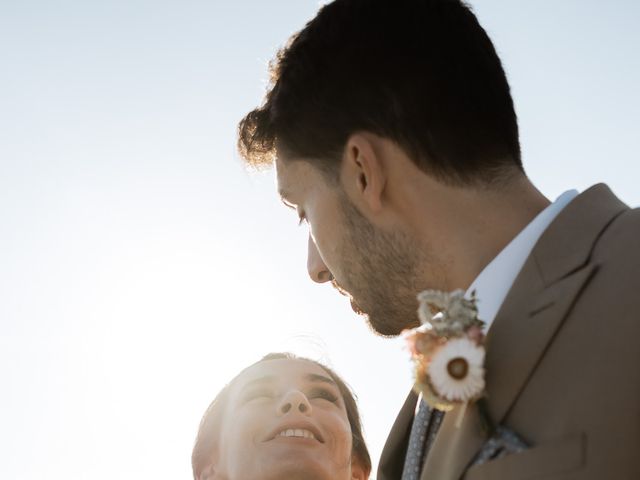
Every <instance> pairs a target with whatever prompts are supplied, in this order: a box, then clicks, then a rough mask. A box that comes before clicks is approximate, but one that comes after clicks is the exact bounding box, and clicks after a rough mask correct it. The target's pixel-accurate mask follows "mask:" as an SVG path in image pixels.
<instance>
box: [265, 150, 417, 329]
mask: <svg viewBox="0 0 640 480" xmlns="http://www.w3.org/2000/svg"><path fill="white" fill-rule="evenodd" d="M276 170H277V176H278V188H279V191H280V194H281V197H282V199H283V201H284V203H285V204H287V205H288V206H290V207H292V208H294V209H295V210H296V211H297V213H298V216H299V217H300V218H301V219H303V220H305V221H306V222H307V223H308V225H309V229H310V238H309V256H308V269H309V275H310V276H311V278H312V279H313V280H314V281H317V282H326V281H330V280H332V283H333V285H334V286H335V287H336V288H337V289H338V290H339V291H341V292H342V293H344V294H347V295H349V296H350V297H351V304H352V307H353V308H354V310H355V311H356V312H358V313H361V314H363V315H365V316H367V317H368V321H369V324H370V326H371V327H372V328H373V330H374V331H375V332H377V333H379V334H381V335H398V334H399V333H400V332H401V331H402V330H403V329H405V328H411V327H415V326H417V325H418V324H419V322H418V319H417V316H416V309H417V300H416V294H417V293H418V292H419V291H421V290H424V289H425V288H426V287H425V286H424V285H423V284H422V282H423V278H424V275H423V274H422V272H421V268H422V267H423V266H424V265H425V264H426V263H427V262H425V260H426V259H425V254H424V251H423V250H424V249H421V248H419V247H418V245H417V243H416V242H415V241H414V240H413V239H412V238H411V237H410V236H409V235H408V234H406V233H403V232H400V231H399V230H397V229H396V230H393V229H383V228H379V227H376V226H375V225H374V224H372V223H371V222H370V221H369V220H368V219H367V218H366V217H365V216H363V215H362V214H361V213H360V212H359V211H358V209H357V208H356V207H355V205H353V203H352V202H351V201H350V200H349V198H348V197H347V195H346V194H345V193H344V191H343V189H342V187H341V185H340V184H335V185H334V184H332V183H331V182H329V181H328V180H327V178H326V177H325V176H324V175H323V174H322V173H321V172H320V171H319V170H318V169H317V168H315V167H313V166H312V165H311V164H310V163H308V162H306V161H286V160H281V159H278V160H277V162H276Z"/></svg>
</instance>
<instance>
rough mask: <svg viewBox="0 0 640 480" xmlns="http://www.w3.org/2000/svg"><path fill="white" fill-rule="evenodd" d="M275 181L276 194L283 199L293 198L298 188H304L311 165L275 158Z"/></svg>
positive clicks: (299, 161) (300, 161)
mask: <svg viewBox="0 0 640 480" xmlns="http://www.w3.org/2000/svg"><path fill="white" fill-rule="evenodd" d="M275 165H276V180H277V182H278V194H279V195H280V197H281V198H283V199H288V198H291V197H292V196H295V192H296V191H297V189H299V188H304V187H303V185H304V182H305V181H306V179H307V177H308V175H309V173H310V172H309V170H310V169H311V165H310V164H309V162H305V161H302V160H289V159H286V160H283V159H282V158H280V157H277V158H276V162H275Z"/></svg>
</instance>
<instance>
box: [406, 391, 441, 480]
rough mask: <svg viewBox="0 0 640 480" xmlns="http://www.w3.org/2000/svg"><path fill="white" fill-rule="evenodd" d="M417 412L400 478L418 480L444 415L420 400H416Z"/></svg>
mask: <svg viewBox="0 0 640 480" xmlns="http://www.w3.org/2000/svg"><path fill="white" fill-rule="evenodd" d="M418 402H419V406H418V412H417V413H416V415H415V416H414V417H413V424H412V425H411V433H410V434H409V445H408V446H407V455H406V456H405V459H404V468H403V469H402V480H419V479H420V473H421V472H422V466H423V464H424V460H425V458H426V457H427V453H428V452H429V449H430V448H431V445H432V444H433V441H434V439H435V438H436V434H437V433H438V428H439V427H440V424H441V423H442V418H443V417H444V414H443V412H440V411H438V410H432V409H431V408H429V406H428V405H427V404H426V402H424V401H423V400H422V397H420V399H419V400H418Z"/></svg>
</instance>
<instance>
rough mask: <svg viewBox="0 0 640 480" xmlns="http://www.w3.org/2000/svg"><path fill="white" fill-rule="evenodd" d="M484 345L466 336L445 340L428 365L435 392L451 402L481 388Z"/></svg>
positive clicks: (466, 398)
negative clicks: (479, 344)
mask: <svg viewBox="0 0 640 480" xmlns="http://www.w3.org/2000/svg"><path fill="white" fill-rule="evenodd" d="M484 353H485V352H484V348H483V347H481V346H478V345H476V344H475V343H474V342H472V341H471V340H469V339H468V338H455V339H452V340H449V341H448V342H447V343H446V344H445V345H444V346H443V347H442V348H441V349H440V350H438V352H436V353H435V355H434V356H433V358H432V360H431V363H430V364H429V367H428V372H429V378H430V379H431V384H432V385H433V388H434V390H435V392H436V393H437V394H438V395H439V396H440V397H442V398H444V399H445V400H448V401H451V402H467V401H469V400H472V399H474V398H476V397H477V396H478V395H480V394H481V393H482V391H483V390H484V368H483V363H484Z"/></svg>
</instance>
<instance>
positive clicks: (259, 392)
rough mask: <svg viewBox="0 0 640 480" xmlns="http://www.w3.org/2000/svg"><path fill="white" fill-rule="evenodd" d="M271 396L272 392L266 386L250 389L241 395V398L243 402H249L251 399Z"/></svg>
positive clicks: (263, 398) (266, 398) (264, 398)
mask: <svg viewBox="0 0 640 480" xmlns="http://www.w3.org/2000/svg"><path fill="white" fill-rule="evenodd" d="M271 398H273V392H272V391H271V390H269V389H268V388H256V389H252V390H249V391H247V392H246V393H245V394H244V395H243V400H244V401H245V402H250V401H252V400H268V399H271Z"/></svg>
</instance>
